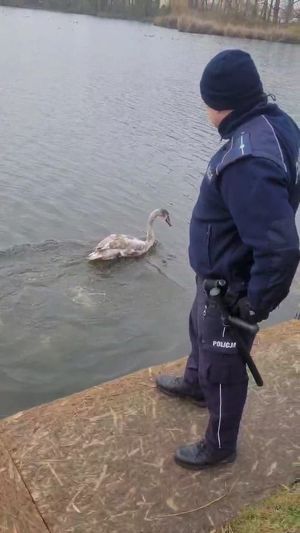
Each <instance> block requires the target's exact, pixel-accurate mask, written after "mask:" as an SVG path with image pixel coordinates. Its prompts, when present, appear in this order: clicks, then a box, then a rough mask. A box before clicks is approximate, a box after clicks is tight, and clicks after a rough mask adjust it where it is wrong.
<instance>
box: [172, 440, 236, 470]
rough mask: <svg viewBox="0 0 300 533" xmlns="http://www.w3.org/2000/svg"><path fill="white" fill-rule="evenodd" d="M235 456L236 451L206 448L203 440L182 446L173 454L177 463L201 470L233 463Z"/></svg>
mask: <svg viewBox="0 0 300 533" xmlns="http://www.w3.org/2000/svg"><path fill="white" fill-rule="evenodd" d="M235 458H236V451H235V450H233V451H228V450H227V451H226V450H222V449H221V450H214V451H211V450H209V449H208V448H207V446H206V443H205V441H204V440H201V441H200V442H196V443H195V444H190V445H187V446H182V447H181V448H178V449H177V451H176V454H175V461H176V463H177V464H178V465H180V466H183V467H184V468H189V469H192V470H202V469H204V468H209V467H211V466H215V465H221V464H226V463H233V462H234V461H235Z"/></svg>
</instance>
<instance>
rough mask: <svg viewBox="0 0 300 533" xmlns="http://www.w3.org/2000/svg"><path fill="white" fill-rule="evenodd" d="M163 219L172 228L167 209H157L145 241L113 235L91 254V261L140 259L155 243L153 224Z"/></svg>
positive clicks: (152, 214) (152, 215)
mask: <svg viewBox="0 0 300 533" xmlns="http://www.w3.org/2000/svg"><path fill="white" fill-rule="evenodd" d="M158 217H160V218H162V219H163V220H165V222H166V223H167V224H168V225H169V226H171V221H170V215H169V213H168V211H167V210H166V209H155V210H154V211H152V213H150V216H149V219H148V223H147V236H146V239H145V240H142V239H137V238H136V237H131V236H130V235H123V234H117V233H112V234H111V235H109V236H108V237H106V238H105V239H103V240H102V241H101V242H99V244H98V245H97V246H96V248H95V249H94V251H93V252H92V253H90V254H89V256H88V260H89V261H96V260H102V261H111V260H112V259H117V258H118V257H139V256H142V255H144V254H146V253H147V252H148V251H149V250H150V248H152V246H153V245H154V243H155V234H154V231H153V222H154V220H155V219H156V218H158Z"/></svg>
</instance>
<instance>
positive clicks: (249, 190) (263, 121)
mask: <svg viewBox="0 0 300 533" xmlns="http://www.w3.org/2000/svg"><path fill="white" fill-rule="evenodd" d="M219 131H220V134H221V136H222V137H223V138H225V139H227V142H226V143H225V144H224V145H223V146H222V147H221V148H220V150H219V151H218V152H217V153H216V154H215V155H214V157H213V158H212V160H211V161H210V163H209V166H208V169H207V171H206V174H205V176H204V179H203V182H202V184H201V188H200V195H199V198H198V200H197V203H196V205H195V207H194V210H193V214H192V220H191V224H190V246H189V256H190V263H191V266H192V268H193V269H194V271H195V272H196V273H197V274H199V275H201V276H203V277H212V278H219V277H220V278H224V279H226V280H227V281H228V283H229V285H230V287H231V289H232V290H236V292H237V293H238V294H239V295H241V296H242V295H245V294H247V295H248V297H249V300H250V303H251V306H252V308H253V309H254V310H255V311H256V312H257V313H258V314H260V313H262V314H263V315H264V314H265V313H269V312H270V311H272V310H273V309H274V308H275V307H277V306H278V305H279V303H280V302H281V301H282V300H283V299H284V298H285V297H286V295H287V294H288V292H289V288H290V285H291V282H292V280H293V277H294V275H295V272H296V269H297V266H298V263H299V258H300V253H299V238H298V234H297V229H296V224H295V213H296V210H297V208H298V205H299V201H300V158H299V151H300V131H299V128H298V127H297V125H296V124H295V122H294V121H293V120H292V119H291V118H290V117H289V116H288V115H287V114H286V113H284V112H283V111H282V110H281V109H279V107H278V106H277V105H275V104H268V103H263V104H262V103H261V104H258V105H257V106H256V107H254V108H253V109H252V110H251V111H248V112H247V113H244V114H243V115H239V114H238V113H237V112H233V113H231V114H230V115H229V116H228V117H226V118H225V120H224V121H223V122H222V123H221V126H220V128H219Z"/></svg>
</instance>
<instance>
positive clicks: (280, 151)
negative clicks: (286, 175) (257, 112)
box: [262, 115, 287, 172]
mask: <svg viewBox="0 0 300 533" xmlns="http://www.w3.org/2000/svg"><path fill="white" fill-rule="evenodd" d="M262 117H263V118H264V119H265V121H266V123H267V124H268V125H269V126H270V128H271V130H272V132H273V135H274V137H275V140H276V142H277V146H278V150H279V153H280V157H281V160H282V163H283V166H284V170H285V171H286V172H287V168H286V164H285V162H284V158H283V153H282V150H281V146H280V144H279V141H278V138H277V135H276V133H275V130H274V128H273V126H272V124H271V123H270V122H269V121H268V119H267V117H265V115H262Z"/></svg>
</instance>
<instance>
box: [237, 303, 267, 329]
mask: <svg viewBox="0 0 300 533" xmlns="http://www.w3.org/2000/svg"><path fill="white" fill-rule="evenodd" d="M232 314H233V316H237V317H238V318H241V319H242V320H245V322H248V323H249V324H257V322H261V321H262V320H266V319H267V318H268V316H269V313H262V312H255V311H253V309H252V308H251V304H250V302H249V300H248V298H247V296H244V297H243V298H240V299H239V300H238V301H237V302H236V304H235V305H234V307H233V309H232Z"/></svg>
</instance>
